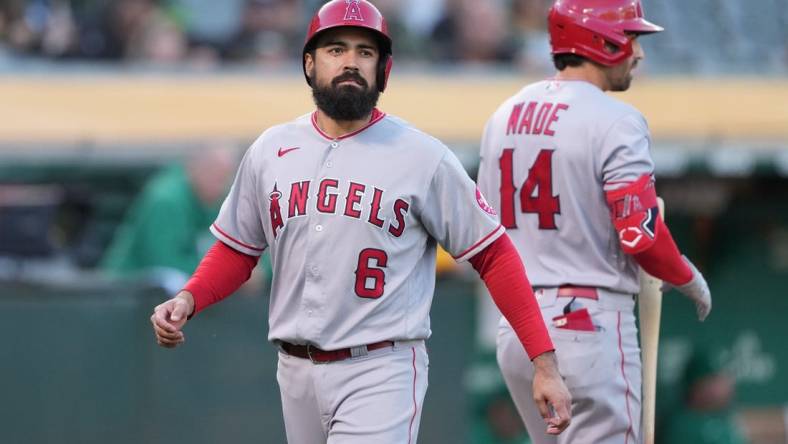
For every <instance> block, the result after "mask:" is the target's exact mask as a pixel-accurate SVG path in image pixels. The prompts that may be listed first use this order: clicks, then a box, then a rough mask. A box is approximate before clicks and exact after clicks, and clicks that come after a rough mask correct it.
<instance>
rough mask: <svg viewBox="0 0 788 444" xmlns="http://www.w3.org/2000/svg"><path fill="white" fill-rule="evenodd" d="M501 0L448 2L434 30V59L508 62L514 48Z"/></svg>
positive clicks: (468, 61) (512, 55)
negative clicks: (444, 12) (443, 14)
mask: <svg viewBox="0 0 788 444" xmlns="http://www.w3.org/2000/svg"><path fill="white" fill-rule="evenodd" d="M508 25H509V24H508V23H507V13H506V9H505V8H504V2H503V0H489V1H483V2H482V1H478V0H447V6H446V15H445V16H444V17H443V19H441V20H440V22H438V24H437V25H436V27H435V29H434V30H433V33H432V37H433V41H432V43H433V56H434V58H436V59H438V60H442V61H453V62H463V63H479V62H487V63H489V62H510V61H511V60H512V59H513V58H514V45H513V42H512V39H511V35H510V32H509V29H510V27H509V26H508Z"/></svg>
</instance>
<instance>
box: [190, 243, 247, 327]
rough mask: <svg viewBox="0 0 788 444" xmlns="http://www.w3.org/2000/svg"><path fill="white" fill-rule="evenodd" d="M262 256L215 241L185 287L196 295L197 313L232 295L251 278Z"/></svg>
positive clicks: (195, 309)
mask: <svg viewBox="0 0 788 444" xmlns="http://www.w3.org/2000/svg"><path fill="white" fill-rule="evenodd" d="M258 260H259V258H258V257H257V256H249V255H248V254H244V253H241V252H239V251H237V250H234V249H232V248H230V247H228V246H227V245H225V244H223V243H222V242H220V241H216V243H215V244H213V246H212V247H211V249H210V250H208V252H207V253H206V254H205V257H203V258H202V261H200V265H198V266H197V270H195V271H194V274H193V275H192V277H191V279H189V282H187V283H186V286H185V287H184V288H183V289H184V290H186V291H188V292H189V293H191V294H192V296H193V297H194V312H193V313H192V316H194V315H196V314H197V313H198V312H199V311H201V310H203V309H204V308H206V307H208V306H209V305H211V304H215V303H217V302H219V301H221V300H222V299H224V298H226V297H227V296H230V295H231V294H233V293H234V292H235V290H238V288H240V287H241V285H243V283H244V282H246V281H247V280H249V276H251V275H252V270H253V269H254V267H255V265H257V261H258Z"/></svg>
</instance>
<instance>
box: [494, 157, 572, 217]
mask: <svg viewBox="0 0 788 444" xmlns="http://www.w3.org/2000/svg"><path fill="white" fill-rule="evenodd" d="M554 151H555V150H547V149H544V150H541V151H539V154H538V155H537V156H536V160H535V161H534V164H533V165H531V168H530V169H529V170H528V177H527V178H526V179H525V182H523V186H522V188H520V210H521V211H522V212H523V213H536V214H538V215H539V229H540V230H557V229H558V227H557V226H556V224H555V215H556V214H560V213H561V200H560V198H559V197H558V196H553V152H554ZM500 166H501V224H503V226H504V227H506V228H517V219H516V218H515V211H516V210H515V201H516V199H515V196H516V194H517V187H516V186H515V184H514V148H506V149H504V150H503V154H502V155H501V158H500Z"/></svg>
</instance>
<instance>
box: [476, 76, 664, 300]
mask: <svg viewBox="0 0 788 444" xmlns="http://www.w3.org/2000/svg"><path fill="white" fill-rule="evenodd" d="M650 145H651V139H650V136H649V131H648V126H647V124H646V121H645V119H644V118H643V116H642V115H641V114H640V113H639V112H638V111H637V110H636V109H634V108H633V107H631V106H629V105H626V104H624V103H622V102H620V101H617V100H615V99H613V98H611V97H609V96H608V95H606V94H605V93H603V92H602V91H601V90H600V89H599V88H597V87H596V86H594V85H592V84H590V83H587V82H582V81H558V80H545V81H541V82H537V83H534V84H531V85H529V86H527V87H525V88H524V89H522V90H521V91H520V92H519V93H517V94H516V95H514V96H513V97H511V98H510V99H509V100H507V101H506V102H505V103H504V104H503V105H502V106H501V107H500V108H499V109H498V110H497V111H496V112H495V114H493V116H492V117H491V119H490V120H489V122H488V123H487V126H486V127H485V131H484V136H483V138H482V146H481V164H480V167H479V181H478V182H479V188H480V189H481V191H482V193H484V195H485V196H487V197H488V199H489V201H490V204H491V205H492V206H493V208H494V209H495V210H496V211H497V212H498V215H499V217H500V219H501V222H502V224H503V225H504V226H505V227H506V229H507V232H508V233H509V236H510V237H511V238H512V239H513V241H514V243H515V245H516V246H517V248H518V250H519V252H520V255H521V256H522V258H523V262H524V263H525V266H526V270H527V272H528V277H529V279H530V280H531V283H532V284H533V285H534V286H535V287H554V286H560V285H582V286H595V287H605V288H609V289H611V290H616V291H620V292H626V293H635V292H637V291H638V278H637V264H636V263H635V262H634V260H633V259H632V258H631V257H629V256H628V255H625V254H624V253H623V252H622V251H621V248H620V246H619V242H618V236H617V234H616V231H615V230H614V228H613V224H612V221H611V218H610V212H609V210H608V206H607V203H606V200H605V191H606V190H610V189H615V188H620V187H621V186H624V185H626V184H627V183H630V182H633V181H635V180H636V179H638V178H639V177H641V176H642V175H644V174H653V162H652V159H651V154H650V151H649V148H650Z"/></svg>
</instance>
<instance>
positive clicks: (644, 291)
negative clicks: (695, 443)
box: [638, 197, 665, 444]
mask: <svg viewBox="0 0 788 444" xmlns="http://www.w3.org/2000/svg"><path fill="white" fill-rule="evenodd" d="M657 204H658V205H659V216H660V217H662V218H663V219H664V217H665V216H664V215H665V202H663V201H662V198H660V197H658V198H657ZM661 287H662V281H661V280H659V279H657V278H655V277H654V276H651V275H650V274H648V273H646V272H645V271H643V269H642V268H641V269H640V294H639V295H638V313H639V316H640V353H641V359H642V361H643V422H642V424H643V427H642V430H643V443H644V444H654V414H655V406H656V400H657V349H658V347H659V320H660V317H661V315H662V291H661Z"/></svg>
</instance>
